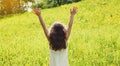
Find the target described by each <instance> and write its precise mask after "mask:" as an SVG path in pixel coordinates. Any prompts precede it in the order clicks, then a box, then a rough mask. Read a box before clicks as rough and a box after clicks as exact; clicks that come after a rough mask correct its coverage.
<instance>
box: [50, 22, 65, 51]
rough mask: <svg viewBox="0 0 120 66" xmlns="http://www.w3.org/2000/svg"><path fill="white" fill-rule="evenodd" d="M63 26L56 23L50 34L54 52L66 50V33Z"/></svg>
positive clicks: (51, 46)
mask: <svg viewBox="0 0 120 66" xmlns="http://www.w3.org/2000/svg"><path fill="white" fill-rule="evenodd" d="M64 29H65V27H64V25H63V24H61V23H59V22H56V23H54V24H53V26H52V27H51V30H50V34H49V42H50V48H51V49H52V50H55V51H57V50H61V49H65V48H66V32H65V31H64Z"/></svg>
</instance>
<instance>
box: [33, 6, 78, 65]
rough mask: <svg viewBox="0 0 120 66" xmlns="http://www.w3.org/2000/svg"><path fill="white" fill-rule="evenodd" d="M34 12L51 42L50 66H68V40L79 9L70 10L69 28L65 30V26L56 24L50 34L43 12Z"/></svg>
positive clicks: (37, 10)
mask: <svg viewBox="0 0 120 66" xmlns="http://www.w3.org/2000/svg"><path fill="white" fill-rule="evenodd" d="M33 11H34V13H35V14H36V15H37V16H38V18H39V20H40V23H41V25H42V27H43V30H44V33H45V35H46V37H47V39H48V41H49V45H50V66H68V50H67V40H68V38H69V36H70V32H71V28H72V24H73V19H74V15H75V14H76V13H77V8H76V7H73V8H72V9H70V14H71V15H70V21H69V24H68V28H65V26H64V25H63V24H61V23H60V22H55V23H54V24H53V25H52V27H51V30H50V32H49V31H48V29H47V28H46V26H45V22H44V20H43V19H42V16H41V11H40V10H39V9H33Z"/></svg>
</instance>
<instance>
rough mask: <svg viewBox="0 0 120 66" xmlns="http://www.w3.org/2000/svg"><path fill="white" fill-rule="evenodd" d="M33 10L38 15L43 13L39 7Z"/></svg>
mask: <svg viewBox="0 0 120 66" xmlns="http://www.w3.org/2000/svg"><path fill="white" fill-rule="evenodd" d="M33 12H34V13H35V14H36V15H37V16H39V15H41V11H40V10H39V9H33Z"/></svg>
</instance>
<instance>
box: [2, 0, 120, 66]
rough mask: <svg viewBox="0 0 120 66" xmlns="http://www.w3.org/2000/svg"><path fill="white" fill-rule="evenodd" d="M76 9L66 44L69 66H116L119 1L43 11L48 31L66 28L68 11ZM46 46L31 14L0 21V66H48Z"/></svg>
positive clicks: (119, 61)
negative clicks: (55, 25) (59, 26)
mask: <svg viewBox="0 0 120 66" xmlns="http://www.w3.org/2000/svg"><path fill="white" fill-rule="evenodd" d="M73 6H77V7H78V13H77V14H76V15H75V19H74V23H73V27H72V31H71V35H70V38H69V40H68V48H69V50H68V55H69V56H68V57H69V64H70V66H120V0H83V1H81V2H78V3H72V4H67V5H62V6H60V7H55V8H50V9H43V10H42V16H43V18H44V21H45V23H46V26H47V27H48V28H49V27H50V26H51V25H52V24H53V23H54V22H55V21H60V22H62V23H63V24H65V25H66V26H67V24H68V22H69V17H70V12H69V9H70V8H72V7H73ZM48 65H49V43H48V41H47V39H46V37H45V35H44V33H43V30H42V27H41V25H40V23H39V20H38V18H37V16H36V15H34V14H33V13H31V12H26V13H23V14H14V15H10V16H5V17H4V18H1V19H0V66H48Z"/></svg>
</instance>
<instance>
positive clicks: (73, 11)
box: [70, 7, 78, 15]
mask: <svg viewBox="0 0 120 66" xmlns="http://www.w3.org/2000/svg"><path fill="white" fill-rule="evenodd" d="M77 9H78V8H77V7H73V8H72V9H70V14H71V15H75V14H76V13H77Z"/></svg>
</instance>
